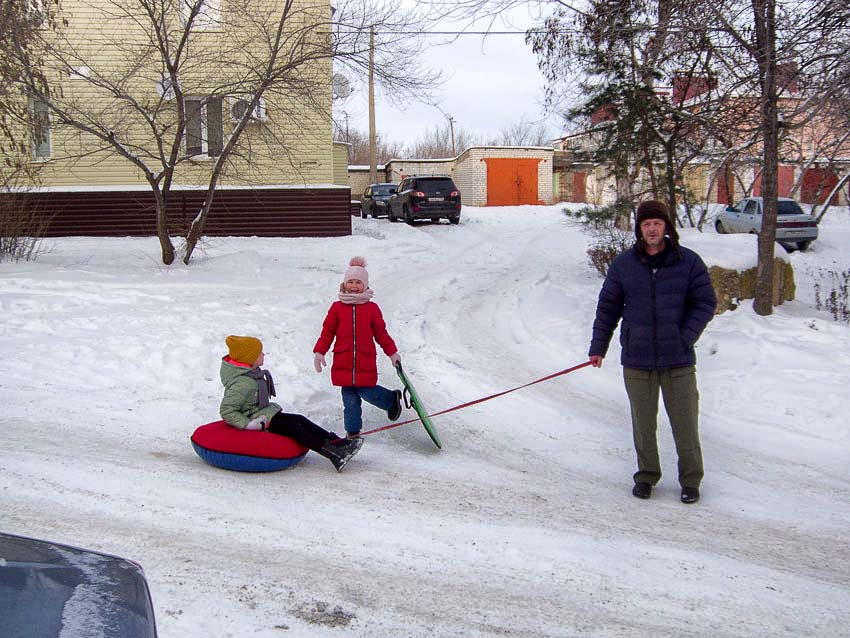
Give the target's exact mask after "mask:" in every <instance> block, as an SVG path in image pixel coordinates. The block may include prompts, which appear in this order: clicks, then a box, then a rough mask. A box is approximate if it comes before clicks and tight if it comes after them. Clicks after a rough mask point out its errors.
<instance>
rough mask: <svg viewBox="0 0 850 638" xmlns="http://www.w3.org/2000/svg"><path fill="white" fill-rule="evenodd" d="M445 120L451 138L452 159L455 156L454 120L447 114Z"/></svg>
mask: <svg viewBox="0 0 850 638" xmlns="http://www.w3.org/2000/svg"><path fill="white" fill-rule="evenodd" d="M446 119H447V120H448V121H449V132H450V133H451V136H452V157H454V156H456V155H457V151H456V150H455V118H453V117H452V116H451V115H449V114H448V113H447V114H446Z"/></svg>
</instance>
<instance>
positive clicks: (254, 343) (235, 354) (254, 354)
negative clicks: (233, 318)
mask: <svg viewBox="0 0 850 638" xmlns="http://www.w3.org/2000/svg"><path fill="white" fill-rule="evenodd" d="M224 342H225V343H226V344H227V350H228V352H227V354H228V355H230V358H231V359H233V360H234V361H238V362H239V363H247V364H248V365H254V362H255V361H256V360H257V359H259V357H260V354H262V352H263V342H262V341H260V340H259V339H257V338H256V337H237V336H236V335H230V336H229V337H227V339H225V340H224Z"/></svg>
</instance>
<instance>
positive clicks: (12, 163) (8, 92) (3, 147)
mask: <svg viewBox="0 0 850 638" xmlns="http://www.w3.org/2000/svg"><path fill="white" fill-rule="evenodd" d="M54 7H55V5H53V4H48V3H45V4H44V5H43V6H39V5H37V4H34V3H30V2H20V1H19V0H0V261H2V260H3V259H6V258H8V259H12V260H21V259H23V260H29V259H33V258H34V257H35V256H36V255H37V254H38V252H39V245H40V243H41V238H42V237H43V236H44V232H45V230H46V226H47V222H48V221H49V220H48V219H46V218H45V217H44V216H43V215H39V214H37V211H35V210H33V208H32V207H31V204H30V202H29V197H28V194H29V191H30V190H31V187H33V186H38V185H39V174H40V171H41V168H42V164H41V163H39V162H36V161H33V149H34V148H36V147H38V145H39V144H40V143H43V141H44V136H45V135H46V132H47V131H46V129H45V126H44V124H45V122H44V118H43V114H42V113H40V112H34V111H33V109H32V108H31V104H30V103H29V101H28V100H27V99H26V96H25V95H21V94H20V87H18V86H17V85H16V84H15V80H16V79H17V78H19V77H20V76H21V75H22V73H24V72H25V69H24V68H23V66H22V64H21V57H22V56H21V53H26V52H28V51H29V49H30V47H31V46H32V42H33V41H34V40H35V39H36V38H37V36H38V32H39V31H43V30H53V29H55V28H56V22H55V19H54V15H55V9H54ZM32 76H33V77H32V81H33V83H35V84H37V85H38V86H39V87H40V88H41V89H42V90H43V91H47V90H48V83H47V78H46V77H45V75H44V73H43V72H42V70H41V69H38V68H36V69H34V70H33V72H32Z"/></svg>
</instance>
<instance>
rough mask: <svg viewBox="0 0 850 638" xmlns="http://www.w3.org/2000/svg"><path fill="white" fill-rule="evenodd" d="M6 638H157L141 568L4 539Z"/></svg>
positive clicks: (1, 591)
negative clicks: (95, 637) (93, 637)
mask: <svg viewBox="0 0 850 638" xmlns="http://www.w3.org/2000/svg"><path fill="white" fill-rule="evenodd" d="M0 636H2V637H3V638H13V637H18V636H20V637H24V636H25V637H26V638H64V637H66V636H67V637H69V638H70V637H73V638H90V637H92V636H97V637H98V638H156V623H155V621H154V615H153V605H152V603H151V597H150V591H149V590H148V584H147V581H146V580H145V575H144V572H143V571H142V568H141V567H140V566H139V565H137V564H136V563H134V562H132V561H129V560H126V559H124V558H119V557H117V556H111V555H109V554H101V553H100V552H93V551H89V550H85V549H79V548H77V547H70V546H68V545H60V544H59V543H52V542H50V541H42V540H36V539H33V538H26V537H23V536H14V535H11V534H2V533H0Z"/></svg>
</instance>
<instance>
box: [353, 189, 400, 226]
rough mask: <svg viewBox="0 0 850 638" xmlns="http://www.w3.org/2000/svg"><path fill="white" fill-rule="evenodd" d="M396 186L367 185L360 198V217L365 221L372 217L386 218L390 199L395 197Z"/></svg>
mask: <svg viewBox="0 0 850 638" xmlns="http://www.w3.org/2000/svg"><path fill="white" fill-rule="evenodd" d="M397 186H398V184H390V183H385V184H369V185H368V186H367V187H366V190H365V191H363V197H361V198H360V216H361V217H362V218H363V219H366V218H367V217H368V216H369V215H371V216H372V217H386V216H387V214H388V211H389V204H388V202H389V201H390V197H392V196H393V195H395V192H396V187H397Z"/></svg>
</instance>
